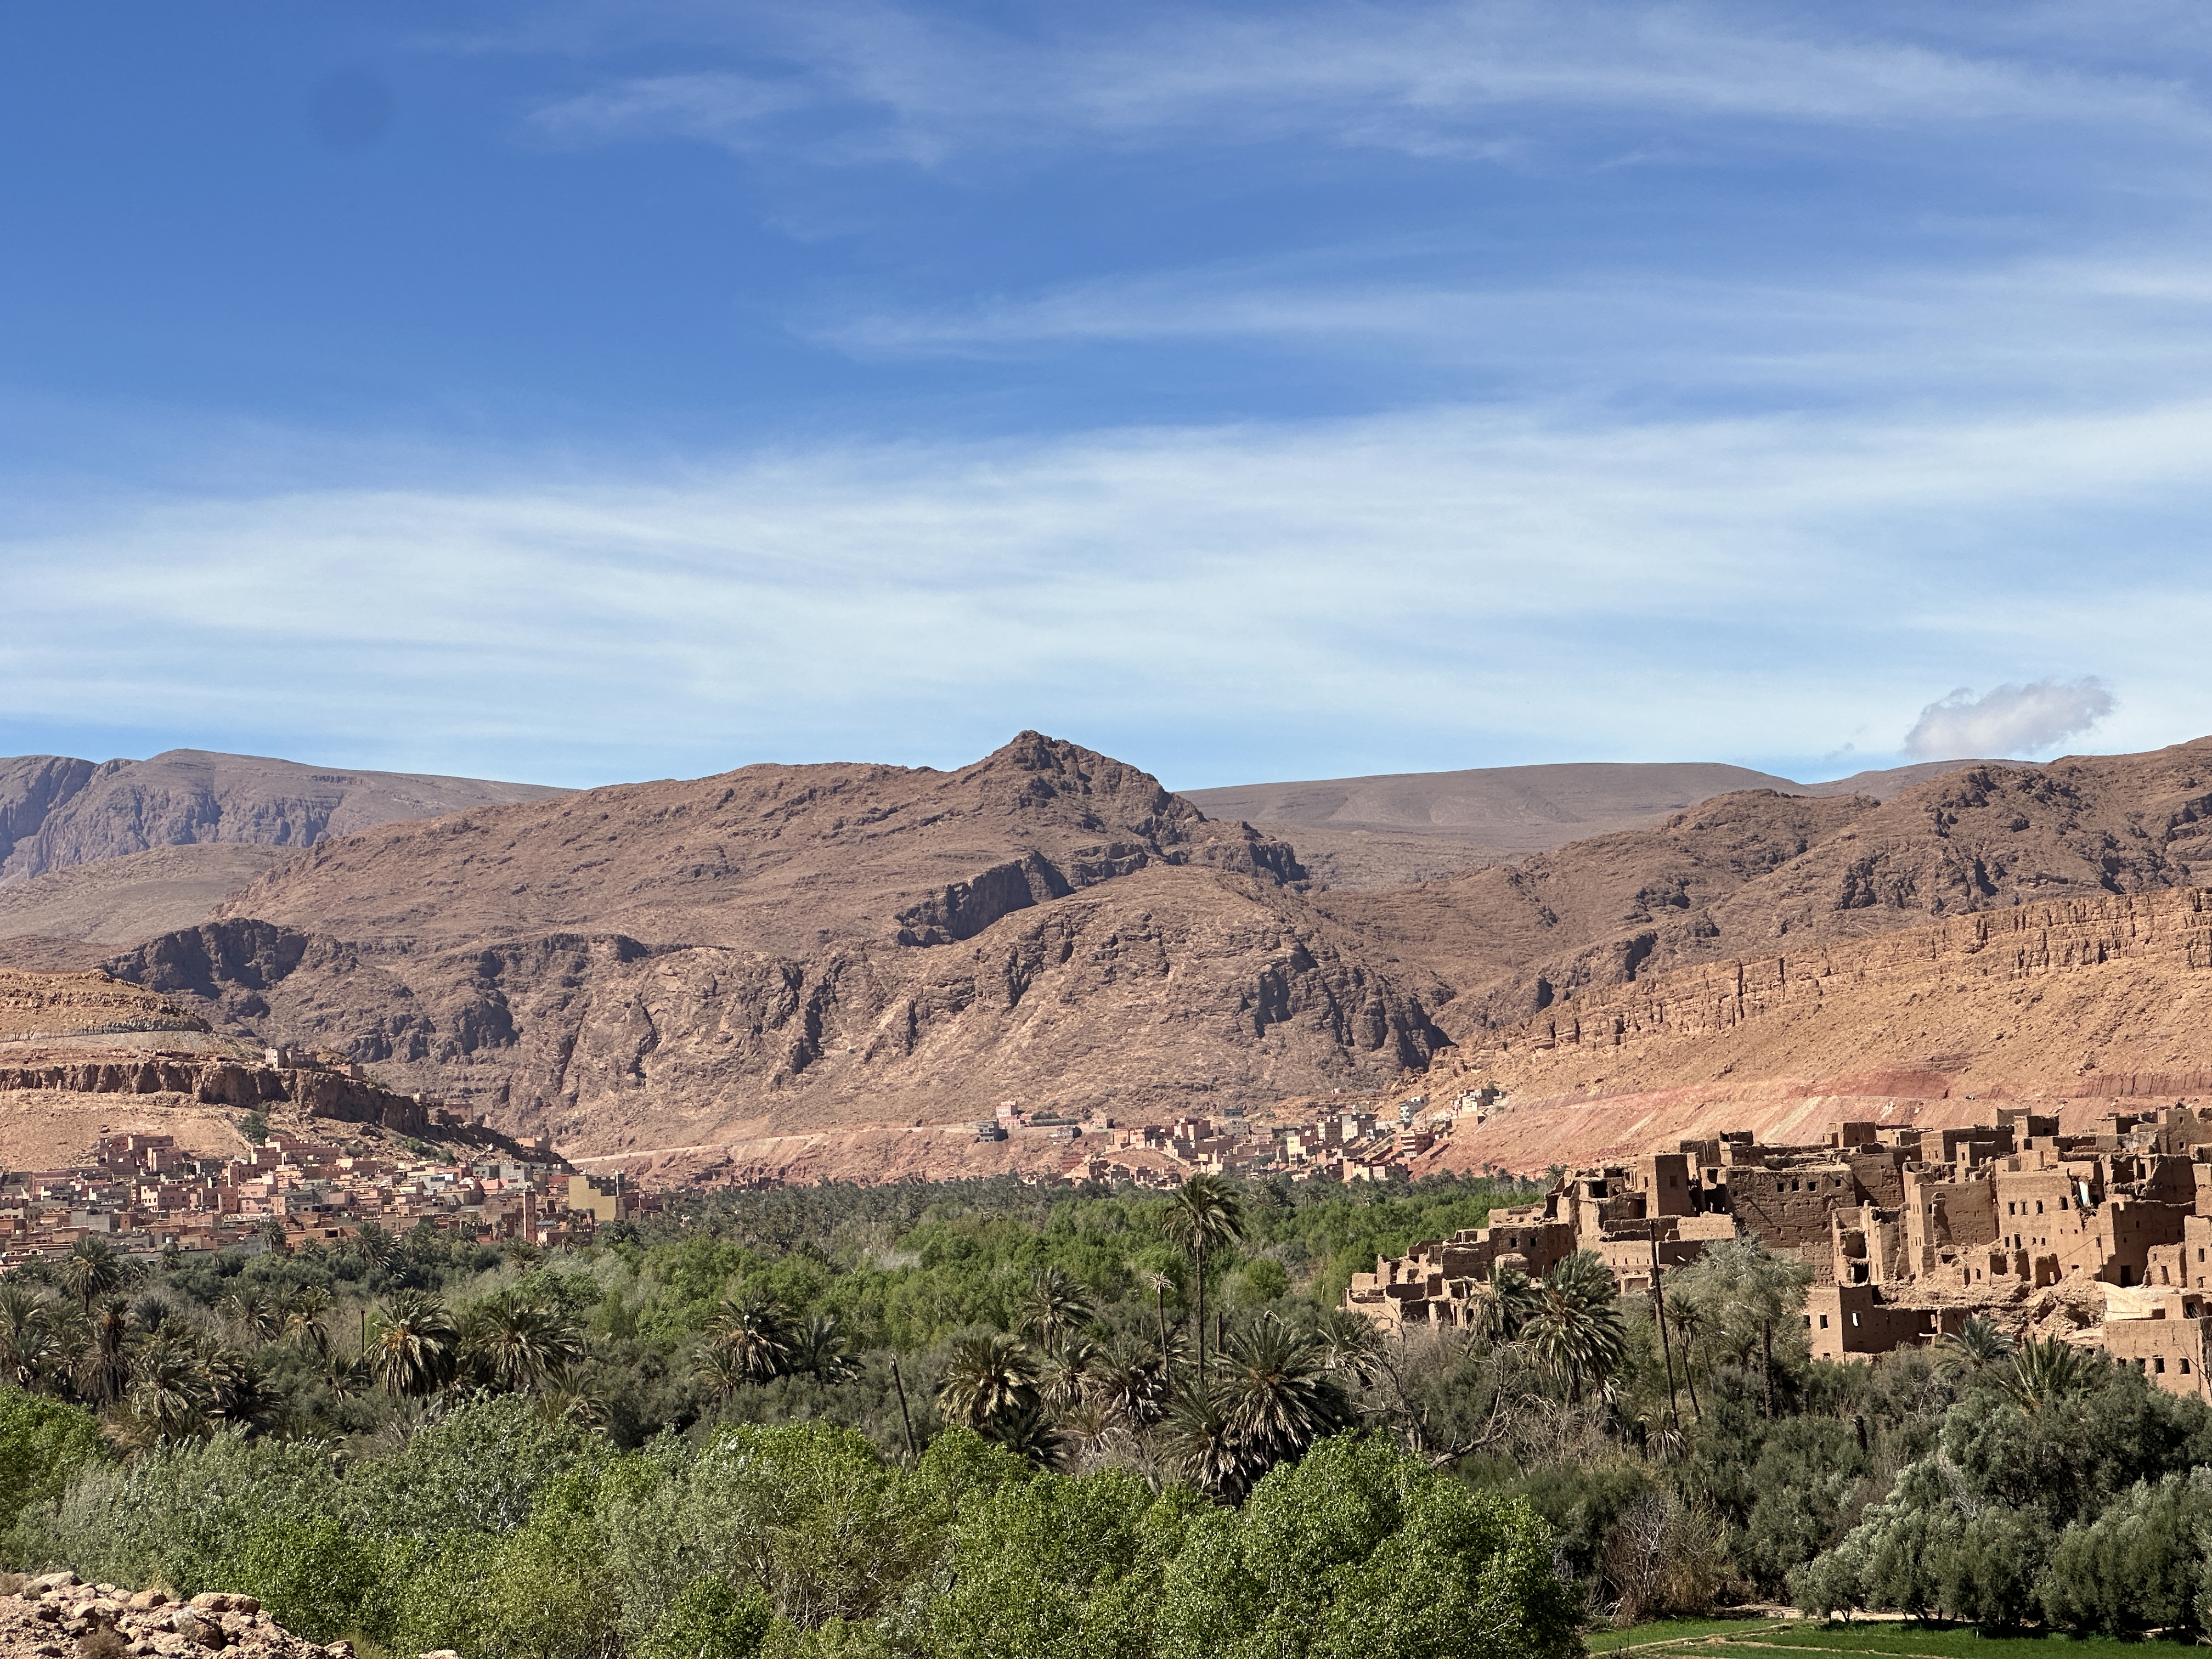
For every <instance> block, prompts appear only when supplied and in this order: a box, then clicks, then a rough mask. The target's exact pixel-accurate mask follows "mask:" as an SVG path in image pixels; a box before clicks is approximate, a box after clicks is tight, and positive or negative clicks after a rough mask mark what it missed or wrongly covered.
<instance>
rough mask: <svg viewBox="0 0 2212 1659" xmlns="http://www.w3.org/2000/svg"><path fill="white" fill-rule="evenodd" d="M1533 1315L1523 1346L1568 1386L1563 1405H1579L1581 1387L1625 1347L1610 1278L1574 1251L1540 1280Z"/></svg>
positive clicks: (1603, 1370) (1585, 1254) (1589, 1258)
mask: <svg viewBox="0 0 2212 1659" xmlns="http://www.w3.org/2000/svg"><path fill="white" fill-rule="evenodd" d="M1539 1297H1540V1300H1539V1302H1538V1304H1537V1308H1536V1311H1535V1312H1534V1314H1533V1315H1532V1316H1530V1317H1529V1319H1528V1322H1527V1323H1526V1324H1525V1325H1523V1326H1522V1341H1523V1342H1525V1343H1526V1344H1527V1345H1528V1347H1529V1348H1530V1350H1531V1351H1532V1352H1534V1354H1535V1355H1536V1357H1537V1358H1538V1359H1539V1360H1540V1361H1541V1362H1542V1364H1544V1366H1545V1367H1546V1368H1547V1370H1550V1371H1552V1372H1553V1375H1555V1376H1563V1377H1565V1379H1566V1382H1567V1399H1568V1401H1570V1402H1571V1403H1574V1404H1580V1403H1581V1401H1582V1397H1583V1384H1584V1383H1586V1382H1596V1381H1601V1380H1602V1379H1603V1378H1604V1377H1605V1376H1607V1375H1608V1374H1609V1373H1610V1372H1611V1371H1612V1370H1613V1367H1614V1366H1616V1365H1618V1364H1620V1356H1621V1353H1622V1352H1623V1351H1624V1349H1625V1348H1626V1346H1627V1342H1628V1331H1627V1328H1626V1326H1625V1325H1624V1324H1623V1323H1622V1322H1621V1317H1620V1307H1619V1306H1618V1305H1617V1304H1618V1301H1619V1297H1620V1287H1619V1285H1617V1284H1616V1283H1615V1282H1614V1279H1613V1273H1612V1270H1611V1269H1610V1268H1608V1267H1607V1266H1606V1265H1605V1264H1604V1263H1603V1262H1602V1261H1599V1260H1598V1258H1597V1257H1596V1256H1595V1255H1592V1254H1591V1253H1590V1252H1589V1251H1588V1250H1577V1251H1576V1252H1575V1254H1574V1255H1571V1256H1569V1257H1568V1258H1567V1259H1566V1260H1565V1261H1562V1262H1560V1263H1559V1266H1557V1267H1553V1269H1552V1271H1551V1272H1550V1273H1547V1274H1546V1275H1545V1276H1544V1283H1543V1285H1542V1288H1541V1291H1540V1292H1539Z"/></svg>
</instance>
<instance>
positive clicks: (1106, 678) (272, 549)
mask: <svg viewBox="0 0 2212 1659" xmlns="http://www.w3.org/2000/svg"><path fill="white" fill-rule="evenodd" d="M2208 453H2212V404H2205V403H2203V402H2201V401H2199V402H2191V403H2183V404H2163V405H2158V406H2151V407H2143V408H2139V409H2136V410H2130V411H2127V412H2126V413H2125V414H2124V415H2123V416H2112V415H2110V414H2107V415H2105V416H2099V417H2095V418H2090V419H2084V418H2068V417H2051V418H2047V419H2042V420H2011V421H2004V422H1984V423H1980V424H1975V425H1968V424H1964V423H1959V422H1942V423H1936V424H1933V425H1920V426H1914V425H1910V424H1906V423H1901V422H1867V421H1864V420H1863V419H1858V418H1856V417H1844V416H1832V417H1828V418H1825V419H1802V418H1801V419H1796V420H1791V421H1783V422H1778V421H1771V420H1759V421H1712V420H1705V421H1695V422H1690V421H1680V422H1643V423H1627V422H1614V423H1611V424H1603V425H1599V424H1593V423H1591V422H1588V421H1587V420H1583V419H1580V418H1572V417H1569V416H1565V415H1564V414H1559V413H1554V414H1553V415H1548V416H1547V415H1539V414H1536V413H1532V412H1528V411H1521V412H1516V413H1510V414H1505V413H1499V412H1497V411H1492V410H1472V409H1466V408H1437V409H1430V410H1419V411H1408V412H1404V413H1401V414H1396V415H1392V416H1375V417H1367V418H1361V419H1352V420H1339V421H1332V422H1312V423H1270V424H1252V425H1241V426H1226V427H1211V428H1175V429H1164V428H1163V429H1153V428H1143V429H1131V430H1127V431H1121V432H1111V433H1092V434H1086V435H1072V436H1066V437H1061V438H1055V439H1049V440H1025V441H998V442H988V443H985V442H964V443H961V442H944V443H933V444H884V443H872V444H861V443H849V444H842V445H818V446H811V447H790V448H786V449H780V450H761V451H755V452H753V453H746V454H737V455H731V456H727V457H725V458H724V459H721V460H720V461H718V462H714V463H712V464H708V463H695V464H694V465H690V466H687V467H684V468H683V469H681V470H674V469H667V470H659V471H641V470H639V469H636V468H628V469H625V468H620V467H613V466H603V467H600V468H598V469H595V470H592V471H589V472H587V473H585V474H579V472H578V471H577V469H576V467H575V466H574V463H573V461H571V462H568V463H566V464H564V465H561V466H559V467H549V468H547V469H545V470H544V471H538V472H533V471H532V470H531V469H530V468H528V467H517V466H513V465H509V466H508V467H507V468H506V469H505V471H506V472H507V477H506V479H505V481H504V482H503V483H500V484H498V485H496V486H492V485H479V486H474V487H471V486H468V485H465V484H455V485H452V486H448V487H441V488H430V487H416V488H404V487H392V486H384V487H344V486H326V487H321V488H316V489H294V490H289V491H283V492H275V493H263V494H255V495H236V496H234V497H231V498H229V499H223V500H202V501H169V502H166V503H161V502H155V503H151V504H148V505H144V506H142V507H139V508H137V509H136V510H134V511H131V512H130V513H119V514H115V515H112V516H110V517H107V518H106V519H104V520H100V521H97V522H88V523H84V524H82V526H80V527H77V528H75V529H64V528H59V527H52V528H49V529H48V531H46V532H45V533H42V534H40V535H38V536H35V537H28V536H19V537H17V538H14V539H12V540H9V541H7V542H0V562H4V564H5V567H6V568H8V570H9V573H10V585H9V599H10V606H11V614H12V615H13V616H14V617H15V624H16V625H15V628H13V629H11V630H10V632H9V636H8V638H7V639H6V640H5V641H0V684H5V685H6V687H7V707H5V708H0V727H10V728H12V727H27V726H37V725H39V724H40V723H41V722H43V723H45V724H46V726H47V727H48V728H49V729H51V728H52V726H55V725H57V724H58V723H60V722H63V721H64V720H74V721H77V722H80V723H82V722H86V721H92V722H98V723H104V724H105V725H106V726H109V727H120V726H125V725H128V724H130V723H131V722H133V721H137V722H139V723H141V724H142V725H143V723H144V722H145V721H146V720H148V718H149V711H152V710H158V711H159V714H160V718H161V720H165V721H167V722H170V723H172V728H173V730H175V731H178V732H184V733H191V732H199V733H217V732H235V731H239V730H240V729H242V728H250V729H252V730H253V731H254V732H258V737H257V738H255V739H254V741H255V742H256V743H258V744H259V745H260V746H262V747H264V748H273V749H275V750H277V751H279V752H283V751H287V750H289V751H293V752H300V753H312V754H316V755H329V756H335V757H340V758H343V759H345V760H346V761H347V763H354V764H369V763H375V762H377V761H380V760H381V761H386V762H392V763H396V762H397V761H398V760H399V759H401V758H404V759H405V760H407V762H408V763H409V764H410V765H412V766H414V767H416V769H425V768H428V769H440V770H447V771H454V772H461V773H470V772H475V773H480V774H490V775H526V776H532V777H540V778H544V779H547V780H548V781H577V782H584V781H608V780H611V779H613V778H617V777H623V776H635V775H640V774H642V773H647V772H653V771H672V772H704V771H709V770H713V769H719V768H720V767H723V766H727V765H732V764H736V763H740V762H742V761H745V760H750V759H761V758H786V759H821V758H826V757H852V758H878V759H900V760H910V761H920V762H927V763H936V764H943V763H955V762H957V761H959V760H961V759H963V758H966V757H970V756H972V755H973V754H975V753H979V752H981V751H982V750H984V749H987V748H988V747H990V746H992V745H993V744H995V743H997V742H999V741H1000V740H1003V738H1005V737H1006V735H1007V734H1008V733H1010V732H1013V731H1015V730H1017V729H1018V728H1020V727H1021V726H1042V727H1044V728H1046V729H1048V730H1054V731H1056V732H1061V733H1063V734H1066V735H1069V736H1072V737H1075V738H1080V739H1082V740H1085V741H1088V742H1091V743H1094V744H1097V745H1098V746H1101V747H1105V748H1109V749H1112V750H1117V751H1119V752H1122V753H1125V754H1127V755H1128V756H1129V757H1131V758H1133V759H1136V760H1138V761H1139V762H1142V763H1146V764H1148V765H1151V766H1153V767H1155V768H1156V769H1159V770H1160V771H1162V772H1163V773H1164V774H1165V775H1167V776H1168V778H1169V780H1170V782H1171V783H1175V784H1179V785H1189V786H1195V785H1198V784H1201V783H1208V782H1222V781H1234V780H1235V779H1236V778H1237V777H1238V776H1244V777H1263V776H1268V775H1292V774H1293V773H1295V772H1297V771H1298V770H1300V769H1304V770H1312V769H1316V768H1323V769H1325V768H1328V767H1331V766H1334V767H1335V768H1336V769H1340V770H1362V769H1364V770H1368V771H1374V770H1391V769H1424V768H1433V767H1435V766H1437V765H1444V764H1476V763H1487V762H1498V761H1508V760H1519V759H1540V758H1550V759H1558V758H1572V757H1591V758H1596V757H1607V758H1620V759H1631V758H1651V759H1656V758H1679V757H1683V756H1686V755H1690V756H1708V757H1727V758H1738V759H1749V760H1755V761H1756V760H1769V761H1773V762H1776V763H1779V762H1780V761H1783V760H1785V759H1788V758H1789V757H1793V756H1794V757H1802V756H1806V755H1812V754H1818V753H1819V752H1820V751H1821V750H1826V749H1829V748H1832V746H1833V744H1834V741H1835V739H1836V738H1838V737H1839V736H1841V735H1844V733H1847V732H1853V731H1856V730H1857V729H1858V728H1860V727H1863V726H1872V727H1874V728H1876V729H1884V730H1888V731H1900V730H1902V729H1904V727H1905V726H1906V725H1907V724H1908V723H1909V722H1910V721H1911V720H1912V719H1913V718H1914V714H1915V710H1916V709H1919V710H1921V712H1922V714H1923V719H1924V718H1925V717H1926V716H1927V714H1928V712H1929V711H1927V710H1926V709H1924V708H1923V704H1925V703H1926V702H1927V699H1928V698H1929V696H1930V695H1931V693H1932V691H1933V690H1935V688H1936V687H1940V686H1942V685H1944V684H1954V683H1955V682H1956V681H1957V679H1958V678H1961V677H1962V676H1971V677H1972V678H1976V679H1978V680H1979V681H1980V682H1981V683H1982V684H1990V683H1991V682H1992V681H1997V680H2002V679H2004V678H2006V677H2007V676H2008V675H2012V676H2017V675H2018V674H2019V673H2020V672H2021V669H2020V666H2019V665H2020V664H2021V661H2022V659H2030V660H2033V661H2037V662H2051V661H2054V660H2057V661H2069V662H2077V663H2083V664H2085V665H2090V666H2095V665H2102V664H2110V663H2117V662H2126V663H2128V664H2129V670H2128V675H2129V678H2128V682H2127V684H2126V686H2125V688H2124V689H2125V690H2126V691H2127V694H2128V708H2127V710H2126V711H2125V714H2126V720H2125V721H2124V722H2123V723H2119V724H2115V725H2113V726H2112V727H2111V729H2110V730H2109V731H2108V732H2107V733H2106V736H2107V738H2108V740H2111V741H2113V742H2115V743H2117V744H2126V743H2128V742H2129V741H2130V740H2131V739H2132V740H2135V741H2136V742H2139V743H2142V744H2144V745H2145V746H2148V744H2149V743H2151V742H2154V741H2163V740H2168V738H2170V737H2171V736H2172V735H2173V734H2176V733H2177V732H2189V731H2195V730H2202V729H2206V728H2208V727H2212V696H2208V695H2207V694H2206V693H2205V692H2204V691H2203V689H2202V687H2201V686H2200V685H2199V684H2197V680H2196V678H2195V677H2194V676H2193V675H2192V674H2190V673H2188V672H2186V671H2185V665H2183V664H2181V663H2180V662H2179V661H2178V660H2177V661H2173V662H2152V661H2148V660H2145V659H2142V656H2141V653H2139V651H2138V650H2137V649H2136V641H2139V638H2140V633H2141V623H2140V619H2141V617H2142V616H2144V615H2146V614H2156V615H2158V616H2160V617H2164V618H2166V621H2167V623H2168V625H2169V626H2171V627H2172V628H2174V629H2177V630H2179V631H2180V632H2182V633H2184V634H2189V633H2191V632H2193V631H2194V630H2199V629H2203V628H2204V627H2207V626H2212V585H2208V584H2206V583H2204V582H2203V581H2201V580H2198V579H2197V576H2196V574H2194V568H2193V566H2191V564H2190V563H2189V562H2187V561H2185V560H2176V559H2173V558H2172V557H2171V556H2169V553H2170V549H2169V548H2168V547H2166V546H2162V545H2160V544H2159V543H2158V540H2157V538H2156V537H2155V536H2154V535H2152V534H2149V533H2146V534H2145V535H2144V536H2143V537H2142V538H2141V539H2142V545H2141V549H2140V552H2139V556H2136V557H2134V558H2132V559H2115V560H2114V561H2113V562H2112V563H2110V564H2109V565H2107V566H2106V568H2102V569H2100V570H2096V571H2093V572H2092V571H2086V570H2084V569H2083V568H2081V566H2080V564H2079V562H2077V561H2075V559H2074V558H2073V557H2072V556H2071V551H2070V548H2069V545H2068V544H2066V542H2065V539H2064V538H2063V536H2055V537H2054V536H2053V534H2052V533H2051V529H2050V526H2051V525H2053V524H2055V523H2063V521H2064V520H2066V519H2067V518H2068V517H2069V515H2074V514H2082V513H2094V514H2098V515H2100V516H2102V517H2104V518H2106V519H2107V520H2112V519H2114V518H2115V517H2116V516H2122V515H2124V514H2128V513H2141V512H2143V511H2144V510H2146V507H2149V506H2155V507H2157V509H2158V510H2159V512H2160V514H2161V515H2162V520H2163V521H2165V522H2167V523H2170V524H2179V523H2187V522H2194V521H2197V520H2201V519H2202V517H2203V513H2204V511H2205V509H2206V508H2207V507H2212V465H2208V464H2207V462H2206V461H2205V459H2204V457H2205V456H2206V455H2207V454H2208ZM468 470H469V469H465V468H464V469H462V471H468ZM488 470H489V469H477V471H488ZM1967 535H1982V536H2001V537H2002V538H2006V539H2007V541H2008V544H2009V547H2010V558H2011V561H2012V564H2013V568H2014V570H2015V575H2016V581H2015V586H2014V587H2013V588H2012V589H2011V590H2009V591H2007V592H1990V590H1989V589H1988V588H1987V586H1986V585H1985V584H1984V582H1983V581H1982V580H1980V574H1979V572H1978V571H1977V570H1975V569H1972V568H1966V567H1964V566H1961V565H1960V564H1959V563H1958V562H1956V561H1954V560H1953V559H1952V558H1950V557H1949V554H1950V552H1951V551H1952V550H1954V548H1955V546H1956V545H1957V544H1958V542H1959V541H1960V538H1963V537H1965V536H1967ZM149 639H172V640H174V639H185V640H190V641H191V642H192V643H191V649H192V650H193V651H194V652H195V653H197V654H198V655H199V656H200V657H202V658H203V659H206V660H209V661H212V662H221V663H235V664H239V665H250V666H247V667H246V669H245V671H241V672H239V673H236V674H230V673H223V674H209V675H200V676H193V677H191V678H182V679H180V678H179V677H177V676H176V675H175V674H174V673H173V668H172V665H170V664H169V663H168V662H167V659H165V658H164V657H163V656H162V655H161V653H149V652H148V651H146V650H145V649H144V648H143V642H144V641H147V640H149ZM272 676H274V677H276V679H275V680H272V678H271V677H272ZM274 683H281V684H282V688H283V695H282V696H281V698H278V699H275V700H273V701H272V699H271V697H270V687H271V684H274ZM1944 718H1951V717H1950V716H1945V717H1944ZM1958 718H1961V719H1972V718H1978V716H1977V715H1975V714H1973V712H1972V711H1967V713H1966V714H1961V715H1960V716H1958ZM1975 729H1979V728H1975ZM2009 729H2010V728H2007V730H2009ZM1996 735H2000V736H2001V735H2002V733H2001V732H2000V733H1996ZM203 740H204V739H203ZM1997 746H1998V747H2000V748H2002V747H2004V746H2006V745H2004V744H1998V745H1997ZM2013 746H2017V745H2016V744H2015V745H2013ZM1860 763H1870V762H1867V761H1865V760H1864V759H1863V757H1862V760H1861V762H1860ZM1784 769H1786V768H1784Z"/></svg>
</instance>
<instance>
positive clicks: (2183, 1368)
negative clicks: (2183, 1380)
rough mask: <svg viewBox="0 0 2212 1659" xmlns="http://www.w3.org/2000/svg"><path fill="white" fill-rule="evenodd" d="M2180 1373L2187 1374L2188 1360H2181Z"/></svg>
mask: <svg viewBox="0 0 2212 1659" xmlns="http://www.w3.org/2000/svg"><path fill="white" fill-rule="evenodd" d="M2181 1374H2182V1375H2183V1376H2188V1375H2189V1362H2188V1361H2187V1360H2186V1359H2185V1360H2183V1361H2182V1362H2181Z"/></svg>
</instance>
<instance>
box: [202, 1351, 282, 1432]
mask: <svg viewBox="0 0 2212 1659" xmlns="http://www.w3.org/2000/svg"><path fill="white" fill-rule="evenodd" d="M202 1363H203V1364H204V1367H205V1370H206V1376H207V1382H208V1402H207V1412H208V1415H209V1416H210V1417H211V1418H214V1419H217V1420H219V1421H221V1422H223V1423H228V1424H231V1425H235V1426H237V1427H240V1428H242V1429H244V1430H245V1431H246V1433H247V1434H249V1435H252V1434H257V1433H258V1432H260V1431H262V1430H264V1429H270V1428H274V1427H275V1426H276V1425H277V1424H278V1423H279V1422H281V1421H282V1420H283V1416H284V1409H285V1406H286V1404H287V1402H286V1401H285V1398H284V1394H283V1390H282V1389H278V1388H276V1387H275V1386H273V1385H272V1384H271V1383H270V1381H269V1379H268V1377H267V1376H265V1375H264V1373H263V1371H262V1370H261V1367H260V1365H259V1364H258V1362H257V1361H255V1360H254V1359H252V1358H250V1357H249V1356H247V1355H246V1354H242V1353H240V1352H237V1351H236V1350H235V1349H231V1348H215V1349H213V1350H211V1351H208V1352H204V1354H203V1358H202Z"/></svg>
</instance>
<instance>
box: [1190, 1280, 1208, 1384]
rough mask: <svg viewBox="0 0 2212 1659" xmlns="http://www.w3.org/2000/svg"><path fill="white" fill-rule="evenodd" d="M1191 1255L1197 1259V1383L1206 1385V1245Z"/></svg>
mask: <svg viewBox="0 0 2212 1659" xmlns="http://www.w3.org/2000/svg"><path fill="white" fill-rule="evenodd" d="M1192 1255H1194V1256H1196V1257H1197V1259H1198V1383H1199V1386H1200V1388H1204V1387H1205V1386H1206V1246H1204V1245H1203V1244H1201V1245H1200V1246H1199V1247H1198V1249H1195V1250H1194V1251H1193V1252H1192Z"/></svg>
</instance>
